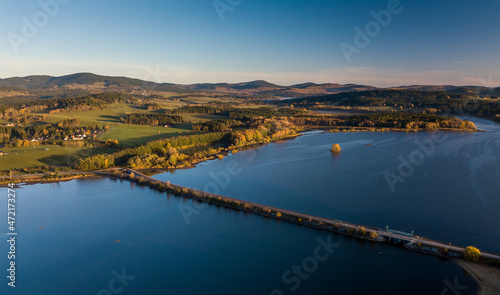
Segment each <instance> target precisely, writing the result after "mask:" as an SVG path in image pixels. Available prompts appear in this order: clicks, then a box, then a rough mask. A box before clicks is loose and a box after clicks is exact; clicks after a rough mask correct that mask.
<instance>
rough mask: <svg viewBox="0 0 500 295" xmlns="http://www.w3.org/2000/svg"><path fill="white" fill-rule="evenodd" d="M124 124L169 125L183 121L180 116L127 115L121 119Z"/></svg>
mask: <svg viewBox="0 0 500 295" xmlns="http://www.w3.org/2000/svg"><path fill="white" fill-rule="evenodd" d="M122 120H123V122H124V123H127V124H135V125H151V126H158V125H171V124H175V123H180V122H182V121H183V119H182V117H181V116H177V115H167V114H139V113H134V114H128V115H126V116H125V117H124V118H122Z"/></svg>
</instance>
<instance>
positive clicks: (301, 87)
mask: <svg viewBox="0 0 500 295" xmlns="http://www.w3.org/2000/svg"><path fill="white" fill-rule="evenodd" d="M376 89H381V88H377V87H373V86H368V85H357V84H344V85H342V84H336V83H324V84H316V83H312V82H308V83H302V84H296V85H290V86H281V85H276V84H273V83H269V82H267V81H263V80H257V81H251V82H244V83H201V84H191V85H182V84H172V83H155V82H151V81H143V80H139V79H133V78H127V77H110V76H100V75H95V74H92V73H77V74H71V75H66V76H61V77H53V76H43V75H39V76H26V77H12V78H6V79H0V97H6V94H5V93H6V92H8V93H11V95H7V96H9V97H12V96H15V95H14V94H16V95H21V94H22V93H24V94H25V95H34V94H33V93H34V91H36V92H37V93H38V94H40V95H42V94H41V93H43V95H45V96H46V97H50V96H52V95H51V93H59V94H60V93H62V92H65V93H71V94H85V93H98V92H124V93H131V94H141V93H144V92H146V93H148V94H152V93H154V92H171V93H178V94H183V93H184V94H194V93H203V94H213V95H225V94H226V95H242V96H255V97H262V98H264V97H267V98H272V97H306V96H311V95H326V94H335V93H340V92H353V91H368V90H376ZM390 89H411V90H423V91H447V92H450V93H457V94H478V95H494V96H500V87H499V88H487V87H481V86H453V85H437V86H432V85H411V86H399V87H391V88H390ZM12 93H14V94H12Z"/></svg>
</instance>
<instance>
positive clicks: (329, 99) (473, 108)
mask: <svg viewBox="0 0 500 295" xmlns="http://www.w3.org/2000/svg"><path fill="white" fill-rule="evenodd" d="M278 104H279V105H290V104H294V105H295V106H303V107H309V108H317V107H320V106H322V105H323V106H328V105H334V106H350V107H356V106H357V107H359V106H391V107H396V108H400V109H410V110H411V109H421V110H422V109H423V110H425V109H428V110H430V111H433V112H436V113H438V114H456V115H473V116H480V117H487V118H490V119H496V120H499V119H500V118H499V117H498V116H496V115H498V114H500V102H499V101H498V100H495V99H488V98H486V99H478V97H477V95H471V94H467V95H465V94H455V93H449V92H445V91H420V90H374V91H361V92H347V93H338V94H333V95H324V96H314V97H305V98H300V99H290V100H287V101H281V102H279V103H278Z"/></svg>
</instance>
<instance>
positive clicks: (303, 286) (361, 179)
mask: <svg viewBox="0 0 500 295" xmlns="http://www.w3.org/2000/svg"><path fill="white" fill-rule="evenodd" d="M474 122H476V124H477V125H478V127H479V128H480V129H483V130H486V131H487V132H484V133H451V132H447V133H446V137H445V138H446V140H444V141H442V142H439V143H437V142H436V143H435V149H434V150H433V151H432V153H429V154H428V155H427V154H424V155H425V158H424V159H423V162H422V164H421V165H419V166H415V170H414V171H413V173H411V175H408V176H407V177H404V182H402V183H401V182H398V183H397V184H396V185H395V187H394V188H395V190H394V192H393V191H392V190H391V188H390V185H389V184H388V183H387V181H386V178H385V176H384V174H385V173H386V172H387V171H389V172H391V173H394V174H398V173H399V172H398V165H400V161H399V160H398V157H399V156H401V157H403V158H406V159H408V158H409V156H410V155H411V154H412V152H414V151H415V150H419V147H418V145H417V144H416V143H415V142H416V141H417V140H419V141H422V142H423V141H425V140H430V139H433V138H437V137H435V134H432V133H409V134H405V133H389V132H388V133H382V132H373V133H367V132H362V133H361V132H358V133H333V134H328V133H327V134H323V133H318V132H311V133H308V134H306V135H303V136H301V137H298V138H296V139H293V140H288V141H283V142H278V143H273V144H269V145H266V146H262V147H259V148H257V149H253V150H246V151H242V152H239V153H237V154H235V155H231V156H229V157H226V158H225V159H223V160H214V161H209V162H205V163H202V164H200V165H198V167H196V168H193V169H185V170H178V171H175V172H174V173H164V174H160V175H156V176H154V177H155V178H157V179H162V180H169V181H170V182H171V183H175V184H180V185H185V186H189V187H193V188H198V189H205V187H207V188H208V190H209V191H211V192H215V191H214V190H218V193H220V194H223V195H227V196H230V197H234V198H241V199H244V200H249V201H253V202H258V203H262V204H266V205H271V206H276V207H279V208H284V209H289V210H294V211H299V212H303V213H309V214H314V215H319V216H323V217H328V218H335V219H341V220H344V221H349V222H352V223H359V224H366V225H371V226H378V227H385V226H386V225H389V227H390V228H394V229H400V230H405V231H411V230H414V231H415V233H416V234H418V235H422V236H425V237H429V238H434V239H438V240H443V241H449V242H453V243H456V244H459V245H469V244H472V245H475V246H477V247H478V248H480V249H481V250H485V251H491V252H494V253H500V248H499V245H500V240H499V237H500V229H498V228H496V225H497V224H499V221H500V220H499V215H500V214H499V213H500V200H499V198H498V191H500V187H499V184H498V179H500V177H499V171H500V170H499V167H500V160H499V158H498V156H497V155H496V153H495V152H496V151H498V150H499V146H500V139H499V132H500V128H499V126H498V124H491V123H490V122H488V121H482V120H479V119H477V120H476V119H474ZM441 138H442V137H441ZM332 143H339V144H340V145H341V147H342V149H343V151H342V152H341V153H340V154H339V155H335V154H332V153H330V152H329V149H330V147H331V144H332ZM367 144H371V145H367ZM235 163H236V164H235ZM6 198H7V194H6V193H5V194H3V195H2V196H0V200H1V202H2V203H3V204H4V205H5V204H6ZM5 206H6V205H5ZM16 206H17V222H18V223H17V232H18V233H19V234H18V237H17V238H18V243H17V245H16V247H17V250H16V251H17V252H18V256H17V257H16V258H17V259H16V263H17V265H18V272H17V287H16V289H15V290H12V289H11V290H9V289H10V288H9V287H8V286H7V279H6V277H5V276H2V277H1V278H0V284H1V285H0V292H1V293H2V294H4V293H6V291H7V290H8V291H9V293H12V294H99V292H101V293H100V294H108V293H106V290H107V291H108V292H111V291H112V290H110V282H113V283H111V286H112V287H116V288H120V290H121V293H120V294H157V293H159V294H332V293H333V294H410V295H411V294H443V292H446V290H447V288H448V290H449V288H450V286H453V285H454V282H455V281H456V282H458V284H459V285H460V286H463V288H462V289H461V290H460V292H461V294H475V293H476V291H477V284H476V283H475V282H474V281H473V279H472V278H471V277H469V276H468V275H467V274H465V272H464V271H463V270H462V269H461V268H460V267H459V266H458V265H456V264H454V263H453V262H451V261H446V260H442V259H440V258H437V257H432V256H428V255H422V254H418V253H413V252H411V251H407V250H405V249H403V248H398V247H393V246H388V245H381V244H374V243H370V242H366V241H359V240H356V239H352V238H347V237H344V236H339V235H333V234H330V233H328V232H323V231H318V230H315V229H310V228H306V227H303V226H298V225H295V224H289V223H286V222H279V221H276V220H272V219H267V218H263V217H261V216H254V215H251V214H245V213H241V212H236V211H233V210H229V209H223V208H219V207H216V206H200V205H199V204H193V202H192V201H191V200H185V199H182V198H179V197H175V196H168V195H167V194H166V193H160V192H157V191H155V190H152V189H149V188H147V187H141V186H138V185H135V184H131V183H129V182H127V181H123V180H111V179H98V180H91V179H88V180H85V179H81V180H74V181H70V182H65V183H54V184H36V185H29V186H24V187H22V188H19V189H17V203H16ZM0 219H1V220H6V211H5V210H2V211H1V212H0ZM38 226H43V228H38ZM6 227H7V224H6V222H5V227H4V229H2V230H1V231H2V232H5V231H6ZM329 236H330V237H329ZM318 239H320V240H321V241H329V239H331V242H332V243H334V244H335V248H334V249H332V250H333V252H332V253H329V252H327V251H328V250H327V249H325V248H322V250H321V251H320V253H321V255H326V254H328V255H326V257H325V256H322V259H321V260H322V261H320V260H318V259H317V258H315V257H317V256H315V250H316V249H317V247H318V246H321V245H323V244H324V243H322V242H320V240H318ZM5 240H6V238H2V242H1V243H0V264H1V265H2V266H3V265H6V263H7V262H8V261H7V257H6V256H7V252H8V245H7V244H6V243H5ZM115 241H120V242H119V243H115ZM337 246H338V247H337ZM1 253H5V255H2V254H1ZM380 253H382V254H380ZM323 258H324V259H323ZM294 265H296V266H300V267H301V273H294V270H296V269H297V268H294ZM123 271H125V273H126V276H125V277H126V278H128V279H129V280H125V282H126V285H124V284H121V283H117V280H116V274H117V273H118V274H121V273H122V272H123ZM4 273H5V271H4ZM132 277H133V278H132ZM113 279H115V281H113ZM122 287H123V289H121V288H122ZM464 288H465V289H464ZM4 291H5V292H4ZM273 291H274V293H273ZM280 291H281V292H282V293H281V292H280ZM450 292H452V291H451V290H450ZM450 292H449V293H450ZM444 294H446V293H444ZM450 294H451V293H450Z"/></svg>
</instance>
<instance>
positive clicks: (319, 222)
mask: <svg viewBox="0 0 500 295" xmlns="http://www.w3.org/2000/svg"><path fill="white" fill-rule="evenodd" d="M108 171H110V170H102V171H96V172H94V174H96V175H101V176H107V177H112V178H121V179H127V180H129V181H131V182H136V183H138V184H139V185H144V186H149V187H150V188H153V189H157V190H160V191H166V192H170V193H173V194H174V195H177V196H180V197H184V198H189V199H193V200H194V201H198V202H203V203H207V204H212V205H217V206H221V207H225V208H230V209H233V210H237V211H242V212H246V213H251V214H255V215H261V216H264V217H269V218H273V219H276V220H281V221H285V222H290V223H295V224H298V225H303V226H307V227H311V228H316V229H319V230H324V231H329V232H333V233H337V234H342V235H345V236H350V237H354V238H358V239H363V240H368V241H371V242H377V243H386V244H392V245H399V246H402V247H404V248H406V249H409V250H412V251H416V252H420V253H425V254H430V255H435V256H440V257H444V258H448V259H465V257H464V253H465V250H466V248H465V247H462V246H458V245H452V244H449V243H444V242H440V241H436V240H431V239H427V238H424V237H420V236H417V235H413V234H410V233H404V232H400V231H396V230H389V229H387V228H386V229H382V228H377V227H372V226H364V225H359V224H353V223H348V222H344V221H340V220H334V219H328V218H323V217H319V216H314V215H309V214H304V213H299V212H295V211H290V210H285V209H280V208H276V207H271V206H266V205H262V204H257V203H253V202H248V201H243V200H239V199H234V198H230V197H226V196H222V195H218V194H213V193H208V192H204V191H200V190H196V189H193V188H189V187H185V186H180V185H176V184H171V183H170V182H168V181H167V182H165V181H161V180H157V179H154V178H152V177H150V176H147V175H145V174H143V173H140V172H138V171H135V170H132V169H121V168H114V169H111V171H113V172H108ZM123 172H125V173H123ZM131 174H133V177H130V175H131ZM480 262H481V263H483V264H487V265H491V266H496V267H500V255H496V254H491V253H486V252H481V261H480Z"/></svg>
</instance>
